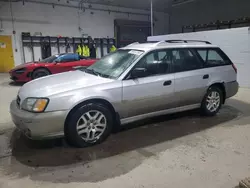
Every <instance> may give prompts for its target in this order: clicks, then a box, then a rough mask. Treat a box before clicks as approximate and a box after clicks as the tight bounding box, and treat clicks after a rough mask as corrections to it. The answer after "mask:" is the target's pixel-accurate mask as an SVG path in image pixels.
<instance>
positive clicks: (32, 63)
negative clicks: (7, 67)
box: [11, 61, 39, 71]
mask: <svg viewBox="0 0 250 188" xmlns="http://www.w3.org/2000/svg"><path fill="white" fill-rule="evenodd" d="M37 63H39V62H36V61H35V62H27V63H23V64H21V65H17V66H16V67H15V68H13V69H12V70H11V71H13V70H17V69H21V68H26V67H28V66H32V65H35V64H37Z"/></svg>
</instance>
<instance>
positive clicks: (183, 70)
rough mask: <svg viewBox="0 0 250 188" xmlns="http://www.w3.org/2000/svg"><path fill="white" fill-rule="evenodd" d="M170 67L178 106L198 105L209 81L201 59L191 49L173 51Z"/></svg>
mask: <svg viewBox="0 0 250 188" xmlns="http://www.w3.org/2000/svg"><path fill="white" fill-rule="evenodd" d="M172 65H173V71H174V72H175V74H174V84H175V97H176V98H177V100H178V106H179V107H182V106H189V105H196V104H197V105H198V104H200V103H201V101H202V99H203V97H204V95H205V93H206V89H207V83H208V81H209V74H208V71H207V69H205V68H204V63H203V61H202V59H201V58H200V57H198V56H197V54H196V52H195V51H194V50H193V49H187V48H180V49H173V50H172Z"/></svg>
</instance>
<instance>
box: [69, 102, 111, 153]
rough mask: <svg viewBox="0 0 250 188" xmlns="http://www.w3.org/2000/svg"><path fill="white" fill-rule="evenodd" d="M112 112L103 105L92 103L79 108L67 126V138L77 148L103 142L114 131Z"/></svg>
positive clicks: (71, 116)
mask: <svg viewBox="0 0 250 188" xmlns="http://www.w3.org/2000/svg"><path fill="white" fill-rule="evenodd" d="M112 127H113V118H112V115H111V112H110V111H109V110H108V108H106V107H105V106H103V105H102V104H95V103H90V104H86V105H83V106H82V107H80V108H78V109H77V110H76V111H75V112H74V113H73V114H71V115H70V117H69V119H68V121H67V122H66V124H65V136H66V139H67V140H68V141H69V143H70V144H73V145H74V146H76V147H81V148H82V147H88V146H92V145H95V144H99V143H101V142H103V141H104V140H105V139H106V138H107V137H108V136H109V135H110V134H111V131H112Z"/></svg>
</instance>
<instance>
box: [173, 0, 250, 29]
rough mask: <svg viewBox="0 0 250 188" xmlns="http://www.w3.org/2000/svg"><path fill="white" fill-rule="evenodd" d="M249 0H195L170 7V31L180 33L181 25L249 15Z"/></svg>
mask: <svg viewBox="0 0 250 188" xmlns="http://www.w3.org/2000/svg"><path fill="white" fill-rule="evenodd" d="M249 10H250V0H195V1H193V2H190V3H186V4H182V5H179V6H175V7H172V9H171V16H170V28H169V30H170V31H169V32H170V33H181V32H182V31H181V28H182V26H183V25H194V24H205V23H210V22H215V21H217V20H232V19H238V18H241V17H250V11H249Z"/></svg>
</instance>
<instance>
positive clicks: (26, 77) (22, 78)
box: [9, 71, 31, 82]
mask: <svg viewBox="0 0 250 188" xmlns="http://www.w3.org/2000/svg"><path fill="white" fill-rule="evenodd" d="M9 75H10V79H11V80H13V81H14V82H28V81H30V80H31V76H30V73H29V72H24V73H22V74H16V73H15V72H14V71H11V72H9Z"/></svg>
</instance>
